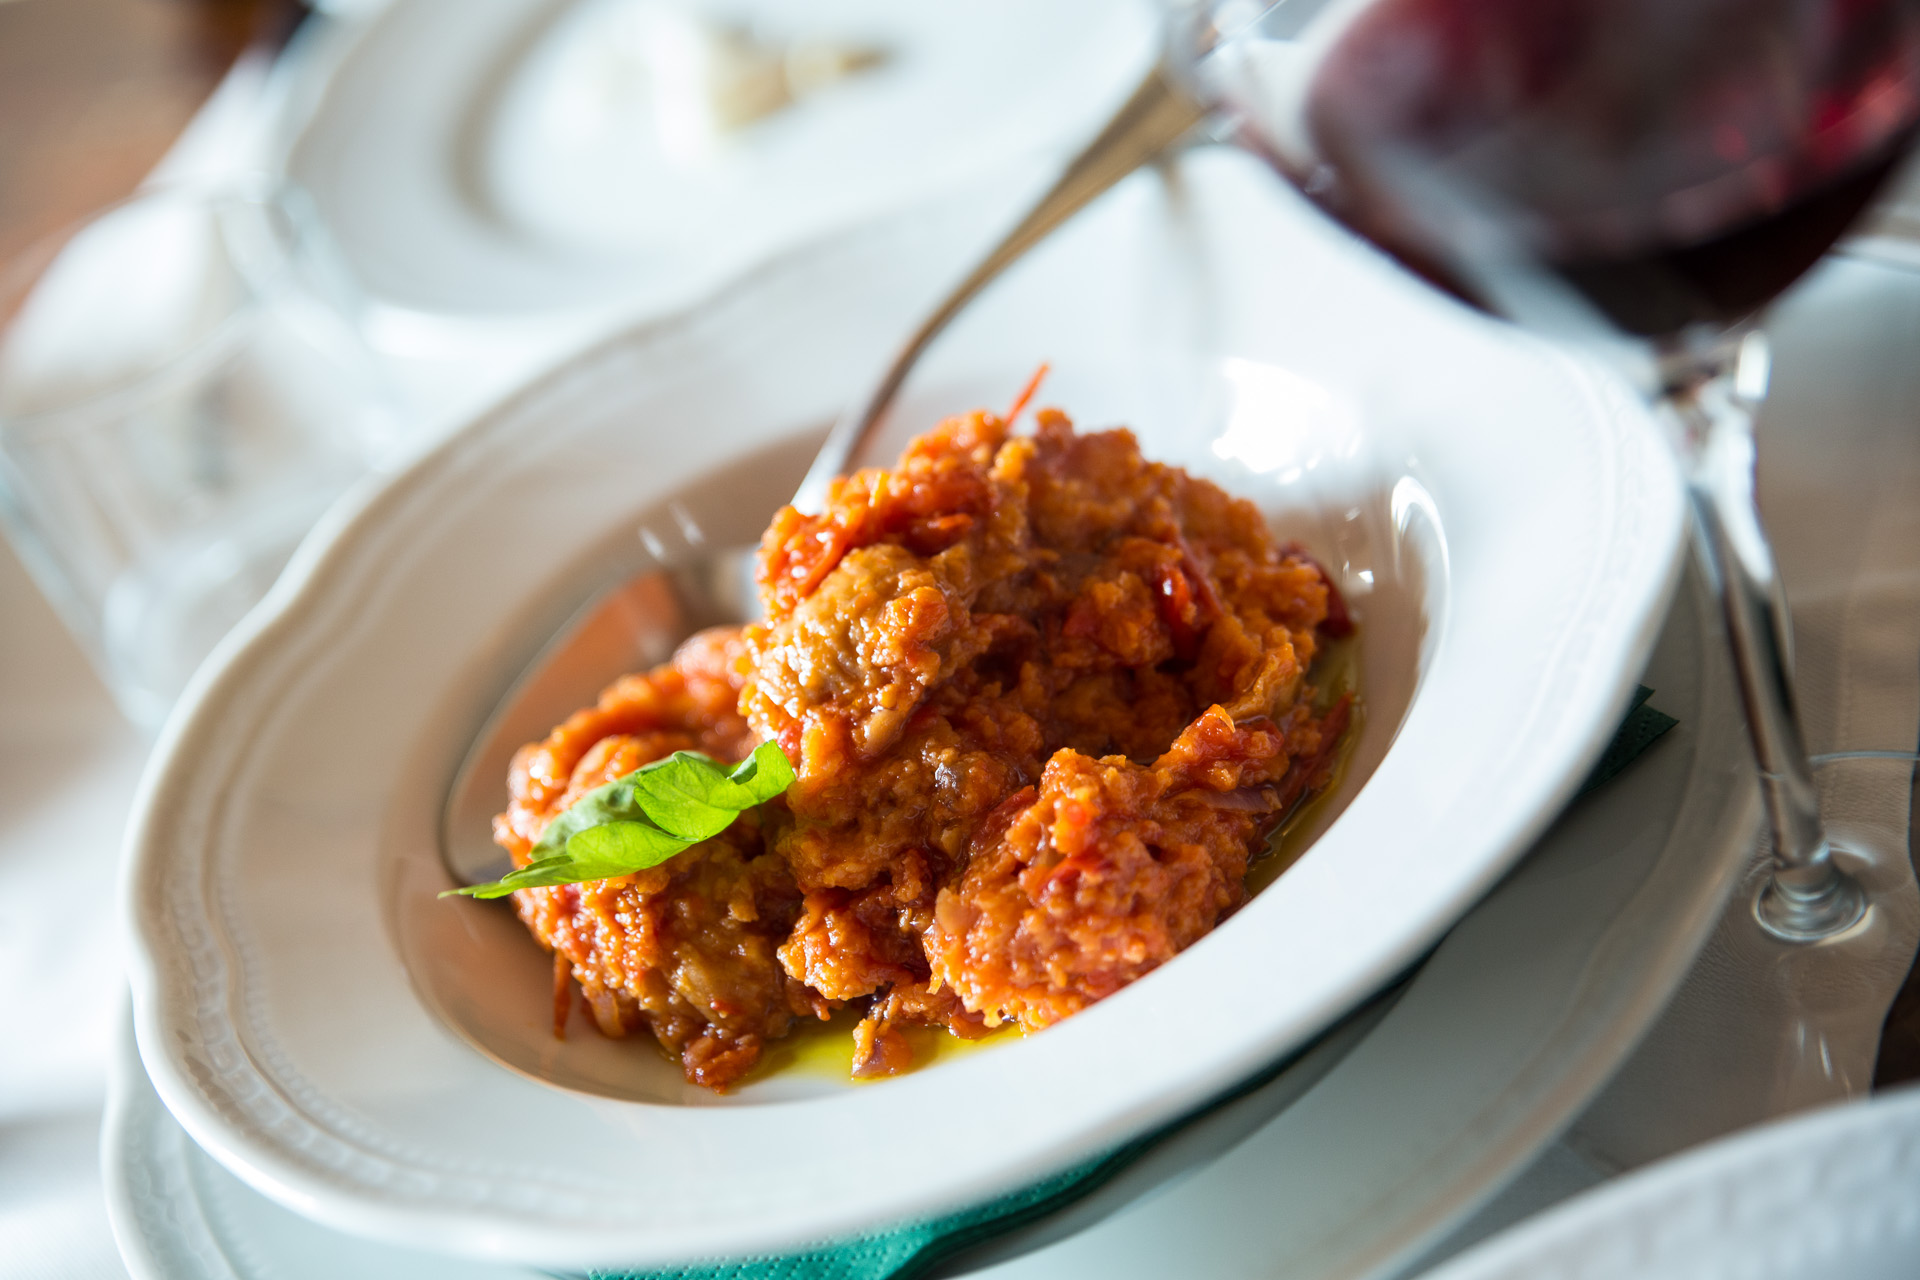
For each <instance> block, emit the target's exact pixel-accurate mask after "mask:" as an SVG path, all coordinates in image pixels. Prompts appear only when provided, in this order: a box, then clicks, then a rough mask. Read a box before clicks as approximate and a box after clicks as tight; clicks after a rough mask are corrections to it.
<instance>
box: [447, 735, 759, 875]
mask: <svg viewBox="0 0 1920 1280" xmlns="http://www.w3.org/2000/svg"><path fill="white" fill-rule="evenodd" d="M792 784H793V766H792V764H791V763H789V762H788V760H787V757H786V755H785V753H783V752H782V751H781V750H780V748H779V747H778V746H776V745H774V744H773V743H771V742H763V743H761V744H760V745H759V746H758V747H755V748H754V751H753V754H752V755H751V756H749V757H747V759H745V760H743V761H741V762H740V763H739V764H738V765H736V766H735V767H734V769H733V770H732V772H727V771H725V770H723V769H722V768H721V766H720V765H719V764H718V763H716V762H715V761H714V760H712V759H710V758H708V757H707V756H704V755H701V754H699V753H698V752H693V751H676V752H674V753H673V754H672V755H670V756H668V757H666V758H665V759H663V760H655V761H654V762H653V763H651V764H647V765H642V766H641V767H640V768H638V769H636V770H634V771H633V772H632V773H630V774H628V775H627V776H626V777H624V778H618V779H616V780H614V781H612V782H609V783H606V784H604V785H602V786H598V787H595V788H594V789H593V790H592V791H589V792H587V793H586V794H585V795H583V796H581V797H580V798H579V799H578V800H576V801H574V802H573V803H572V804H570V805H568V806H567V808H566V809H565V810H564V811H563V812H561V813H560V814H558V815H556V816H555V817H554V819H553V820H552V821H551V822H549V823H548V824H547V827H546V830H545V831H543V832H541V833H540V839H539V841H538V842H537V843H536V844H535V845H534V846H533V850H532V852H533V860H532V861H530V862H529V863H527V865H526V866H524V867H521V868H519V869H518V870H515V871H511V872H509V873H507V874H506V875H504V876H502V877H501V878H500V879H498V880H496V881H494V882H493V883H492V884H483V885H470V886H468V887H467V888H464V889H449V890H447V891H446V893H443V894H441V895H440V896H441V897H443V898H444V897H447V896H448V895H450V894H464V895H468V896H471V897H475V898H500V897H504V896H506V895H507V894H509V893H512V892H513V891H514V890H516V889H533V888H538V887H541V886H545V885H559V884H578V883H581V882H583V881H587V880H605V879H609V878H611V877H613V876H623V875H630V874H632V873H633V872H635V871H644V870H646V869H647V868H648V867H657V866H659V865H660V864H661V863H663V862H665V861H666V860H667V859H669V858H671V857H673V856H675V855H676V854H680V853H684V852H685V851H686V850H688V849H690V848H692V847H693V846H694V845H696V844H699V843H700V842H701V841H703V840H711V839H712V838H713V837H715V836H717V835H719V834H720V833H721V832H722V831H725V830H726V829H727V828H728V827H729V826H731V825H732V824H733V820H734V819H735V818H737V817H739V816H740V814H742V813H744V812H745V811H746V810H748V809H751V808H753V807H754V806H755V805H758V804H765V803H766V802H767V801H769V800H771V799H773V798H774V797H775V796H777V795H779V794H780V793H781V792H783V791H785V790H786V789H787V788H788V787H789V786H791V785H792Z"/></svg>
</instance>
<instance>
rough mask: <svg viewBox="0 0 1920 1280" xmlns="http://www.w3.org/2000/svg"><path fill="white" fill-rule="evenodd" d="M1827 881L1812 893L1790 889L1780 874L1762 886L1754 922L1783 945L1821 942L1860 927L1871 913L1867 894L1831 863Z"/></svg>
mask: <svg viewBox="0 0 1920 1280" xmlns="http://www.w3.org/2000/svg"><path fill="white" fill-rule="evenodd" d="M1827 865H1828V868H1829V870H1830V872H1831V875H1830V876H1829V878H1828V879H1827V882H1826V883H1825V884H1824V885H1822V886H1821V887H1820V888H1818V889H1817V890H1815V891H1813V892H1812V893H1808V892H1805V891H1803V890H1796V889H1790V888H1788V887H1787V886H1785V885H1784V884H1782V883H1781V881H1780V879H1779V877H1778V876H1777V875H1775V876H1773V877H1770V878H1769V879H1768V880H1767V882H1766V884H1764V885H1763V886H1761V889H1760V893H1759V896H1758V897H1756V898H1755V899H1754V901H1753V916H1754V919H1756V920H1758V921H1759V922H1760V927H1761V928H1762V929H1765V930H1766V931H1767V932H1768V933H1770V934H1772V935H1773V936H1774V937H1776V938H1779V939H1780V940H1781V941H1783V942H1819V941H1821V940H1823V939H1826V938H1832V937H1834V936H1836V935H1838V934H1842V933H1845V932H1846V931H1847V930H1849V929H1851V928H1853V926H1855V925H1856V924H1859V923H1860V921H1861V919H1862V918H1863V917H1864V916H1865V915H1866V913H1867V895H1866V892H1865V891H1864V890H1863V889H1861V887H1860V882H1859V881H1857V880H1855V879H1854V878H1853V877H1852V876H1850V875H1848V874H1847V873H1846V872H1844V871H1842V870H1840V868H1838V867H1836V866H1834V865H1833V864H1832V863H1831V862H1829V863H1828V864H1827Z"/></svg>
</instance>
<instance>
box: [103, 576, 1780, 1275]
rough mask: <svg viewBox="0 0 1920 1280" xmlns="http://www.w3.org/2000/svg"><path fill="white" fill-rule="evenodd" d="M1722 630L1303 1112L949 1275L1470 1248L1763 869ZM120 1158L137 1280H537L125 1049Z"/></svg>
mask: <svg viewBox="0 0 1920 1280" xmlns="http://www.w3.org/2000/svg"><path fill="white" fill-rule="evenodd" d="M1711 619H1712V605H1711V602H1710V601H1709V600H1708V599H1707V598H1706V597H1705V594H1704V592H1702V591H1701V590H1700V589H1699V587H1698V584H1697V582H1696V583H1695V586H1694V589H1693V591H1692V592H1690V593H1688V594H1686V595H1683V596H1682V597H1681V599H1680V600H1679V601H1677V602H1676V604H1675V607H1674V610H1673V613H1672V614H1671V616H1670V617H1669V620H1668V624H1667V628H1666V630H1665V632H1664V633H1663V636H1662V640H1661V643H1660V644H1659V646H1658V647H1657V648H1656V650H1655V652H1654V656H1653V660H1652V663H1651V665H1650V666H1649V668H1648V670H1647V672H1646V674H1645V676H1644V677H1643V679H1644V680H1645V681H1647V682H1649V683H1651V684H1652V685H1653V686H1654V687H1656V688H1657V690H1658V695H1657V697H1656V703H1657V704H1658V705H1659V706H1660V707H1662V708H1663V709H1665V710H1667V711H1669V712H1671V713H1673V714H1675V715H1677V716H1678V717H1679V719H1680V724H1679V725H1678V727H1676V728H1675V729H1674V730H1672V731H1671V733H1670V734H1669V735H1668V736H1667V737H1666V738H1664V739H1662V740H1661V742H1660V743H1658V744H1657V745H1656V746H1655V747H1654V748H1653V749H1652V750H1651V751H1649V752H1648V754H1647V755H1646V756H1645V757H1644V758H1642V759H1640V760H1638V761H1636V762H1635V763H1634V764H1633V766H1632V767H1631V769H1630V770H1629V771H1628V772H1627V773H1626V774H1625V775H1624V776H1622V777H1620V778H1618V779H1615V780H1614V781H1612V782H1610V783H1609V784H1607V785H1606V786H1605V787H1603V788H1602V789H1600V790H1599V791H1598V792H1596V793H1595V794H1593V795H1591V796H1589V797H1586V798H1584V799H1582V800H1581V801H1579V802H1578V803H1576V804H1575V805H1574V806H1573V808H1572V809H1571V810H1570V811H1569V812H1568V813H1566V814H1565V815H1563V816H1562V817H1561V818H1560V820H1558V821H1557V822H1555V824H1554V825H1553V826H1552V827H1551V828H1550V829H1549V830H1548V831H1547V833H1546V835H1545V836H1543V837H1542V839H1541V841H1540V842H1539V843H1538V844H1537V845H1536V846H1535V847H1534V849H1533V850H1532V852H1531V853H1530V854H1529V855H1528V858H1527V860H1526V862H1525V863H1524V864H1523V865H1522V866H1521V868H1520V869H1519V870H1518V871H1517V872H1516V873H1515V874H1514V875H1512V876H1511V877H1509V878H1508V879H1507V880H1506V881H1504V882H1503V883H1502V884H1501V885H1500V886H1499V887H1498V888H1496V889H1495V890H1494V892H1493V893H1492V894H1491V895H1490V896H1489V897H1488V898H1487V899H1486V900H1485V901H1484V902H1482V903H1481V904H1480V905H1479V906H1477V907H1475V908H1474V910H1473V911H1472V912H1470V913H1469V914H1468V915H1467V917H1466V919H1465V920H1463V921H1462V922H1461V923H1460V924H1459V925H1458V926H1456V927H1455V928H1454V929H1453V931H1452V932H1451V933H1449V935H1448V936H1447V938H1446V939H1445V940H1444V941H1443V942H1442V943H1441V944H1440V946H1439V948H1438V949H1437V950H1436V951H1435V953H1434V955H1433V956H1432V958H1431V959H1429V960H1428V961H1427V962H1426V963H1425V965H1424V966H1423V967H1422V969H1421V971H1420V973H1419V975H1418V976H1417V977H1416V979H1415V980H1414V981H1413V983H1412V984H1411V985H1410V986H1409V987H1408V988H1407V989H1406V991H1405V992H1404V994H1403V995H1401V997H1400V998H1399V999H1398V1000H1397V1002H1395V1003H1394V1005H1393V1006H1392V1008H1391V1009H1389V1010H1387V1011H1386V1012H1385V1014H1384V1016H1383V1017H1381V1018H1380V1019H1379V1020H1378V1022H1377V1023H1375V1024H1373V1025H1372V1026H1370V1027H1369V1028H1368V1029H1367V1030H1366V1031H1365V1033H1364V1035H1363V1037H1362V1038H1361V1039H1360V1041H1359V1043H1358V1044H1357V1045H1356V1046H1352V1047H1350V1048H1348V1049H1347V1050H1346V1051H1345V1053H1344V1056H1343V1057H1342V1058H1341V1059H1340V1060H1339V1061H1338V1063H1337V1064H1335V1065H1334V1066H1333V1068H1332V1070H1331V1072H1330V1073H1329V1074H1327V1075H1325V1076H1323V1077H1321V1079H1320V1080H1319V1081H1318V1082H1317V1083H1316V1084H1314V1085H1313V1087H1311V1088H1310V1089H1309V1090H1307V1091H1306V1092H1305V1095H1304V1096H1301V1093H1300V1090H1299V1089H1298V1088H1297V1087H1293V1086H1290V1085H1288V1084H1280V1083H1278V1082H1277V1087H1276V1086H1268V1087H1266V1088H1263V1089H1261V1090H1259V1091H1258V1092H1257V1093H1256V1094H1254V1095H1253V1096H1251V1097H1249V1098H1246V1099H1243V1100H1241V1101H1239V1102H1236V1103H1234V1104H1233V1105H1231V1106H1229V1107H1227V1108H1225V1109H1224V1110H1223V1111H1220V1112H1217V1113H1215V1114H1214V1115H1212V1116H1210V1117H1208V1118H1207V1119H1206V1120H1204V1121H1202V1122H1200V1123H1198V1124H1195V1125H1193V1126H1189V1127H1188V1128H1186V1129H1184V1130H1182V1131H1181V1132H1180V1133H1179V1135H1178V1136H1177V1138H1175V1139H1174V1140H1173V1141H1171V1142H1169V1143H1167V1144H1164V1145H1163V1146H1161V1147H1159V1148H1156V1149H1155V1151H1154V1152H1153V1153H1152V1155H1151V1156H1150V1157H1148V1158H1146V1159H1143V1160H1142V1161H1140V1162H1139V1163H1137V1164H1135V1165H1133V1166H1131V1167H1130V1168H1129V1169H1128V1170H1127V1171H1126V1172H1125V1173H1123V1174H1122V1175H1121V1177H1120V1178H1119V1179H1117V1180H1116V1181H1115V1182H1113V1183H1110V1184H1108V1185H1107V1186H1106V1187H1103V1188H1102V1189H1100V1190H1099V1191H1098V1192H1096V1193H1095V1194H1094V1195H1092V1196H1090V1197H1089V1198H1088V1199H1086V1200H1083V1201H1080V1202H1078V1203H1076V1204H1074V1205H1073V1206H1071V1207H1069V1208H1068V1209H1066V1210H1064V1211H1062V1212H1060V1213H1057V1214H1055V1215H1053V1216H1052V1217H1050V1218H1048V1219H1046V1220H1044V1221H1042V1222H1040V1223H1037V1224H1035V1225H1033V1226H1030V1227H1027V1228H1024V1229H1022V1230H1021V1231H1019V1232H1017V1233H1015V1234H1013V1235H1010V1236H1006V1237H1002V1238H1000V1239H997V1240H995V1241H993V1242H991V1243H989V1244H988V1245H986V1246H984V1247H982V1248H980V1249H978V1250H976V1251H975V1252H974V1253H972V1254H970V1255H968V1256H965V1257H963V1258H960V1259H956V1260H955V1263H954V1265H953V1267H952V1268H951V1269H945V1268H943V1272H942V1273H943V1274H954V1273H956V1272H964V1273H966V1274H974V1273H976V1272H978V1273H981V1274H983V1275H990V1276H992V1277H993V1280H1021V1277H1024V1276H1027V1275H1033V1276H1044V1277H1046V1278H1047V1280H1126V1278H1127V1277H1131V1276H1140V1277H1159V1276H1165V1275H1171V1274H1187V1275H1200V1276H1214V1275H1219V1276H1225V1275H1246V1274H1265V1275H1268V1276H1271V1277H1276V1278H1279V1277H1284V1278H1285V1280H1355V1278H1356V1277H1361V1276H1373V1275H1380V1274H1385V1273H1388V1272H1394V1271H1396V1270H1397V1269H1398V1268H1399V1267H1400V1266H1401V1265H1402V1263H1403V1262H1404V1261H1405V1260H1406V1259H1409V1258H1414V1257H1418V1256H1421V1255H1422V1254H1424V1253H1425V1251H1426V1250H1427V1249H1428V1248H1429V1247H1431V1245H1432V1243H1433V1241H1435V1240H1436V1239H1437V1238H1439V1237H1440V1236H1441V1235H1442V1234H1443V1233H1444V1234H1446V1239H1447V1246H1448V1247H1450V1248H1457V1247H1458V1246H1460V1245H1462V1244H1466V1243H1471V1239H1472V1237H1471V1236H1469V1237H1467V1238H1466V1239H1462V1238H1461V1237H1460V1233H1461V1232H1470V1231H1472V1230H1473V1229H1474V1227H1473V1225H1469V1226H1466V1227H1456V1224H1458V1223H1460V1222H1461V1221H1462V1219H1463V1218H1465V1217H1466V1216H1467V1215H1468V1214H1469V1213H1471V1212H1472V1211H1473V1210H1474V1208H1475V1207H1476V1206H1477V1205H1480V1204H1481V1203H1482V1202H1484V1201H1485V1200H1487V1199H1488V1197H1489V1196H1490V1195H1492V1194H1493V1192H1494V1191H1495V1190H1496V1189H1498V1188H1499V1187H1501V1186H1502V1184H1504V1183H1505V1182H1506V1181H1507V1180H1508V1179H1509V1178H1510V1177H1512V1176H1513V1175H1514V1172H1515V1171H1516V1170H1517V1169H1520V1168H1521V1167H1522V1166H1523V1165H1524V1164H1525V1162H1526V1161H1528V1160H1530V1159H1532V1158H1533V1157H1534V1155H1535V1154H1536V1153H1537V1152H1539V1150H1540V1149H1541V1148H1542V1147H1543V1146H1545V1145H1546V1144H1547V1143H1549V1142H1550V1141H1551V1140H1552V1139H1553V1137H1554V1136H1555V1135H1556V1134H1558V1133H1560V1132H1561V1131H1562V1129H1563V1128H1564V1127H1565V1125H1566V1124H1567V1123H1568V1120H1569V1118H1570V1117H1571V1116H1573V1115H1574V1114H1576V1113H1577V1112H1578V1110H1579V1109H1580V1107H1581V1106H1583V1105H1584V1103H1585V1100H1586V1099H1587V1098H1588V1097H1589V1096H1590V1095H1591V1094H1592V1092H1593V1090H1594V1088H1595V1087H1596V1086H1597V1085H1598V1083H1599V1082H1601V1081H1603V1080H1605V1079H1607V1078H1608V1077H1609V1076H1610V1075H1611V1074H1612V1072H1613V1071H1614V1069H1615V1068H1616V1066H1617V1065H1618V1063H1619V1062H1620V1061H1621V1059H1622V1057H1623V1056H1624V1055H1625V1054H1626V1053H1627V1052H1628V1050H1629V1049H1630V1048H1631V1047H1632V1046H1633V1045H1634V1044H1635V1042H1636V1041H1637V1040H1638V1039H1639V1037H1640V1033H1641V1031H1642V1030H1643V1029H1644V1027H1645V1026H1646V1024H1647V1020H1648V1019H1649V1018H1650V1017H1651V1016H1652V1015H1653V1013H1654V1012H1655V1011H1656V1010H1658V1009H1659V1008H1661V1007H1662V1006H1663V1004H1664V1003H1665V1000H1666V998H1667V996H1668V994H1669V993H1670V992H1671V991H1672V989H1673V986H1674V983H1675V982H1676V981H1677V980H1678V978H1679V976H1680V974H1681V973H1682V972H1684V970H1685V968H1686V966H1687V963H1688V960H1689V958H1690V957H1691V956H1692V955H1693V954H1694V953H1695V951H1696V950H1697V949H1698V947H1699V943H1700V939H1701V937H1702V936H1703V934H1704V932H1705V931H1706V930H1707V929H1709V928H1710V927H1711V926H1712V924H1713V922H1714V920H1715V919H1717V914H1718V909H1719V904H1720V903H1721V902H1722V901H1723V899H1724V897H1725V894H1726V890H1727V887H1728V885H1729V883H1730V881H1731V880H1732V879H1733V877H1734V876H1735V875H1736V874H1737V872H1738V870H1739V868H1740V867H1741V865H1742V863H1743V861H1744V855H1745V853H1746V852H1747V850H1748V849H1749V848H1750V847H1751V844H1752V839H1753V831H1754V825H1755V819H1756V805H1755V794H1754V793H1755V787H1754V781H1753V776H1752V771H1751V768H1750V767H1749V765H1748V757H1747V754H1746V749H1745V738H1744V736H1743V735H1744V729H1743V726H1742V724H1741V721H1740V712H1739V707H1738V704H1737V702H1736V700H1735V697H1734V693H1733V689H1732V684H1731V679H1730V674H1729V672H1728V671H1727V669H1726V659H1725V655H1724V652H1723V651H1722V650H1721V648H1720V647H1719V645H1718V644H1717V642H1716V639H1715V635H1714V628H1713V624H1712V621H1711ZM1317 1052H1318V1050H1317V1049H1316V1053H1317ZM1276 1095H1277V1096H1276ZM101 1159H102V1162H103V1166H104V1170H105V1180H106V1187H107V1194H108V1208H109V1211H110V1214H111V1216H112V1219H113V1223H114V1231H115V1234H116V1237H117V1239H118V1240H119V1242H120V1246H121V1253H122V1256H123V1257H124V1258H125V1260H126V1262H127V1265H128V1268H129V1269H130V1270H131V1271H132V1272H133V1274H134V1276H135V1277H136V1280H268V1278H269V1277H274V1278H276V1280H331V1278H332V1277H336V1276H341V1275H348V1274H351V1275H353V1276H356V1277H359V1278H360V1280H382V1278H384V1277H393V1278H394V1280H403V1278H404V1280H425V1278H427V1277H432V1276H436V1275H449V1276H452V1275H463V1276H464V1275H477V1274H486V1275H496V1274H497V1275H499V1276H501V1277H507V1276H519V1277H526V1276H530V1275H532V1274H534V1273H532V1272H529V1271H526V1270H524V1269H520V1268H513V1267H509V1266H507V1265H505V1264H492V1265H491V1266H488V1267H487V1270H485V1271H484V1272H482V1271H480V1270H478V1268H480V1267H482V1266H487V1264H480V1263H474V1262H472V1261H469V1260H457V1259H450V1258H447V1257H444V1256H440V1255H435V1254H429V1253H422V1252H419V1251H416V1250H410V1249H403V1248H398V1247H395V1246H391V1245H384V1244H379V1243H376V1242H373V1241H370V1240H364V1239H359V1238H356V1237H352V1236H347V1235H343V1234H341V1233H339V1232H337V1231H332V1230H329V1229H328V1228H326V1227H323V1226H320V1225H319V1224H317V1223H314V1222H311V1221H308V1220H307V1219H305V1218H302V1217H301V1216H300V1215H299V1214H297V1213H295V1212H293V1211H292V1210H289V1209H287V1208H285V1207H283V1206H281V1205H279V1204H277V1203H275V1202H274V1201H272V1200H270V1199H268V1198H267V1197H265V1196H263V1195H261V1194H259V1193H258V1192H256V1191H254V1190H253V1189H252V1188H251V1187H249V1186H248V1185H247V1184H246V1183H245V1182H243V1181H241V1180H240V1179H239V1178H237V1177H236V1176H234V1175H233V1174H232V1173H230V1172H228V1171H227V1170H226V1169H223V1168H221V1167H220V1165H219V1164H217V1163H216V1162H215V1161H214V1160H213V1159H211V1158H210V1157H209V1156H207V1155H206V1154H205V1153H204V1152H203V1151H201V1150H200V1148H198V1147H197V1146H195V1145H194V1143H193V1141H192V1139H190V1138H189V1137H187V1135H186V1133H185V1132H184V1131H183V1130H182V1129H181V1128H180V1126H179V1124H178V1123H177V1122H176V1121H175V1120H174V1119H173V1117H172V1116H170V1115H169V1114H168V1113H167V1111H166V1109H165V1108H164V1107H163V1106H162V1105H161V1103H160V1099H159V1097H158V1096H157V1095H156V1094H155V1093H154V1091H153V1086H152V1084H151V1083H150V1082H149V1081H148V1079H147V1073H146V1070H145V1068H144V1067H143V1066H142V1065H141V1063H140V1060H139V1056H138V1053H137V1051H136V1049H135V1046H134V1043H133V1036H132V1032H131V1027H130V1026H129V1027H128V1029H127V1033H126V1034H125V1036H124V1037H123V1041H122V1044H121V1045H120V1053H119V1056H118V1057H117V1059H116V1061H115V1068H114V1071H113V1074H112V1077H111V1098H110V1101H109V1105H108V1110H107V1119H106V1124H105V1128H104V1131H103V1136H102V1154H101ZM1183 1178H1184V1181H1182V1179H1183ZM1160 1193H1164V1194H1160ZM1479 1221H1480V1219H1478V1218H1476V1219H1474V1220H1473V1222H1474V1223H1475V1224H1477V1223H1478V1222H1479ZM496 1268H497V1270H496Z"/></svg>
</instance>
